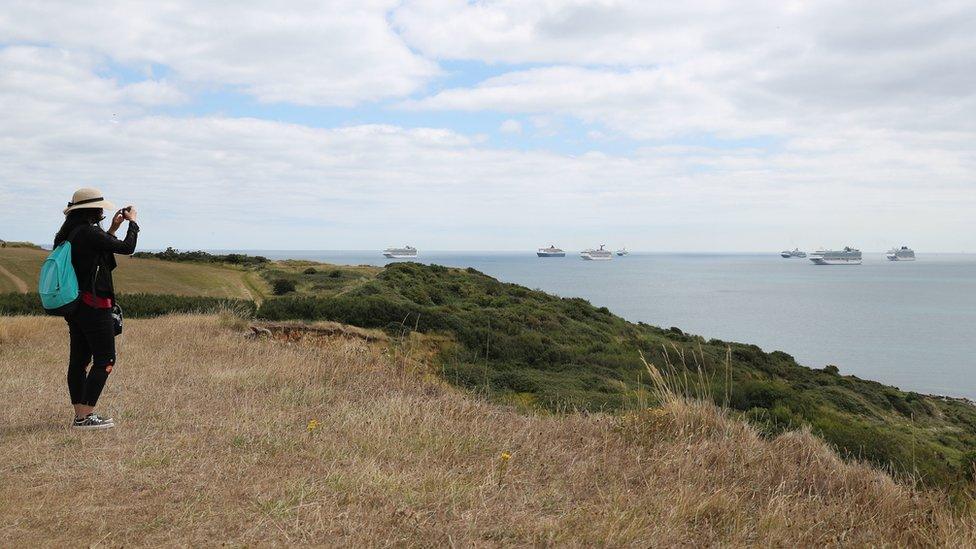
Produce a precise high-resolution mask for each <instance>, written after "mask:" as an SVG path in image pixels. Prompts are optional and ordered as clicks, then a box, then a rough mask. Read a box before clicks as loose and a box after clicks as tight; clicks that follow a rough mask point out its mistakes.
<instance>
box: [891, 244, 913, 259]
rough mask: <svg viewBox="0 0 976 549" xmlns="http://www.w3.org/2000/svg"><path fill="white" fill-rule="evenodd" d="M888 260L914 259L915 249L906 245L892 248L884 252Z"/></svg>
mask: <svg viewBox="0 0 976 549" xmlns="http://www.w3.org/2000/svg"><path fill="white" fill-rule="evenodd" d="M885 257H886V258H888V261H915V250H913V249H911V248H909V247H908V246H902V247H901V248H892V249H890V250H888V253H886V254H885Z"/></svg>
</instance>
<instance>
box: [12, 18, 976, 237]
mask: <svg viewBox="0 0 976 549" xmlns="http://www.w3.org/2000/svg"><path fill="white" fill-rule="evenodd" d="M98 4H99V6H100V8H99V9H97V10H96V9H92V8H90V7H89V3H87V2H78V1H76V0H72V1H64V2H55V1H38V0H25V1H16V0H14V1H11V0H6V1H5V2H3V6H2V7H0V109H2V112H0V238H4V239H30V240H34V241H39V242H48V241H50V240H51V238H52V236H53V234H54V232H55V230H56V229H57V227H58V225H59V224H60V222H61V220H62V217H63V216H62V215H61V209H62V208H63V207H64V205H65V203H66V202H67V201H68V199H69V198H70V196H71V193H72V192H73V191H74V190H75V189H76V188H77V187H80V186H96V187H98V188H101V189H102V190H103V191H104V192H105V194H106V196H107V197H108V198H109V199H110V200H113V201H115V202H117V203H134V204H136V205H137V206H139V208H140V216H141V219H140V221H141V223H140V224H141V225H142V226H143V233H142V235H141V244H143V245H144V246H147V247H163V246H167V245H174V246H177V247H179V248H183V249H194V248H246V249H247V248H250V249H262V248H263V249H268V248H275V249H380V248H384V247H386V246H390V245H403V244H412V245H414V246H417V247H418V248H420V249H421V250H423V249H431V250H433V249H438V250H449V249H480V250H486V249H498V250H515V249H529V250H531V249H534V248H535V247H537V246H541V245H548V244H549V243H556V244H557V245H560V246H562V247H564V248H567V249H580V248H584V247H589V246H593V245H595V244H599V243H603V242H606V243H608V244H609V245H610V246H611V247H617V246H624V245H626V246H627V247H628V248H630V249H635V250H660V251H760V250H768V251H775V250H779V249H782V248H786V247H793V246H798V247H800V248H808V249H809V248H815V247H819V246H828V247H838V246H844V245H846V244H852V245H857V246H860V247H861V248H863V249H866V250H880V249H884V248H887V247H889V246H892V245H900V244H908V245H911V246H913V247H914V248H916V250H919V251H923V250H925V251H963V250H968V251H976V32H974V28H976V3H974V2H973V1H972V0H963V1H945V2H943V1H938V0H936V1H929V2H918V1H910V2H902V1H898V0H884V1H877V2H868V1H866V2H846V1H845V2H798V1H794V2H791V1H782V2H750V1H737V2H727V3H722V2H715V1H683V2H647V1H645V0H635V1H623V0H620V1H614V0H602V1H597V0H592V1H584V0H575V1H572V0H545V1H530V0H510V1H505V0H497V1H496V0H485V1H473V2H472V1H465V0H403V1H400V0H396V1H379V0H355V1H350V2H322V1H308V2H301V1H290V2H248V1H240V0H235V1H226V2H205V3H202V2H192V1H189V0H187V1H183V0H172V1H167V2H158V1H154V2H146V3H139V2H133V1H118V2H110V1H106V2H99V3H98ZM282 5H284V6H287V8H283V7H282Z"/></svg>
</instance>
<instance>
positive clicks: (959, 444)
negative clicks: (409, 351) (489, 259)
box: [0, 256, 976, 502]
mask: <svg viewBox="0 0 976 549" xmlns="http://www.w3.org/2000/svg"><path fill="white" fill-rule="evenodd" d="M2 257H3V256H0V259H2ZM133 261H140V260H133ZM142 261H151V262H152V263H154V264H163V263H166V262H164V261H158V260H142ZM172 264H174V265H178V266H180V267H184V268H187V269H217V270H224V271H227V272H231V273H237V274H240V273H241V272H242V271H241V270H239V268H238V267H234V266H232V267H224V266H221V265H215V264H211V263H209V261H208V262H206V263H172ZM0 265H2V263H0ZM125 267H126V268H123V269H119V274H120V277H121V276H122V275H123V274H124V273H125V272H126V271H127V270H128V267H129V265H125ZM159 272H162V271H159ZM246 274H254V275H259V276H260V283H255V282H254V281H253V280H252V281H251V284H252V285H254V286H255V287H260V288H262V292H263V291H266V289H267V288H277V287H278V286H279V285H278V284H277V283H278V282H279V281H283V282H282V283H281V286H280V287H281V288H282V289H283V291H281V292H277V291H276V292H274V293H281V294H283V295H282V296H280V297H272V298H269V299H266V300H264V301H262V302H261V303H260V305H255V304H253V303H251V302H249V301H231V300H227V299H223V300H215V299H211V298H190V297H176V296H164V295H154V296H148V295H143V296H131V295H130V296H123V297H122V299H121V302H122V304H123V307H125V308H126V311H127V313H129V316H130V317H132V318H135V317H144V316H156V315H160V314H165V313H168V312H207V311H211V310H213V309H214V308H215V307H219V306H227V305H229V306H232V307H234V308H236V309H238V310H239V311H242V312H243V313H244V314H251V313H253V314H254V315H255V316H256V317H257V318H258V319H262V320H268V321H281V320H296V319H297V320H305V321H317V320H329V321H335V322H340V323H343V324H349V325H353V326H358V327H362V328H371V329H380V330H383V331H385V332H386V333H388V334H393V335H399V334H403V333H407V332H413V331H415V332H419V333H421V334H425V335H428V336H432V337H433V336H436V341H437V342H438V344H437V349H436V353H434V355H433V357H432V358H433V360H434V362H435V363H436V368H435V371H436V373H437V374H438V375H439V376H440V377H441V379H443V380H446V381H448V382H450V383H452V384H455V385H458V386H461V387H464V388H466V389H469V390H470V391H472V392H473V393H475V394H478V395H481V396H484V397H487V398H489V399H491V400H492V401H494V402H496V403H503V404H513V405H515V406H517V407H518V408H519V409H521V410H523V411H526V412H530V413H531V412H542V413H552V412H556V413H566V412H574V411H587V412H607V413H614V414H620V413H626V412H629V411H632V410H636V409H642V408H644V407H646V406H647V405H653V404H655V402H654V401H653V396H652V395H653V393H652V391H651V387H650V386H649V384H648V380H647V376H646V371H645V369H644V367H643V365H642V364H641V361H640V358H641V356H644V357H646V358H647V360H648V361H650V362H652V363H654V364H658V365H661V366H662V367H663V368H665V373H666V375H667V376H668V377H670V378H674V379H686V378H692V379H697V380H698V381H699V382H698V383H697V384H696V385H697V388H696V389H695V391H694V394H693V395H690V396H696V397H697V396H701V397H703V398H706V399H708V400H711V401H712V402H713V403H715V404H717V405H720V406H722V407H724V408H726V409H728V410H729V411H730V413H732V414H734V415H735V416H736V417H737V418H741V419H744V420H746V421H748V422H750V423H751V425H752V426H753V428H755V429H756V430H757V432H759V433H761V434H762V435H764V436H768V437H773V436H776V435H778V434H781V433H784V432H788V431H793V430H797V429H809V430H810V431H811V432H812V433H813V434H815V435H817V436H820V437H822V438H823V439H824V440H825V441H827V442H828V443H829V444H830V445H831V446H832V447H833V448H835V450H836V451H838V452H839V453H840V455H842V456H844V457H847V458H851V459H853V460H865V461H868V462H871V463H873V464H874V465H876V466H878V467H880V468H882V469H884V470H886V471H889V472H891V473H892V474H893V475H894V476H895V477H896V478H898V479H899V480H901V481H904V482H906V483H909V484H913V483H920V484H923V485H931V486H940V487H944V488H948V490H949V493H951V494H952V495H953V497H954V498H956V499H957V500H958V501H963V502H965V501H968V500H969V499H970V497H971V496H970V492H971V490H972V487H973V471H974V462H976V407H974V406H973V405H972V404H971V403H969V402H968V401H963V400H960V399H949V398H942V397H935V396H929V395H921V394H918V393H914V392H910V391H901V390H899V389H897V388H895V387H890V386H886V385H883V384H880V383H877V382H873V381H867V380H862V379H858V378H857V377H855V376H847V375H842V373H841V372H839V371H837V369H836V368H835V367H827V368H824V369H822V370H821V369H811V368H806V367H803V366H801V365H799V364H797V363H796V361H795V360H794V359H793V358H792V357H791V356H790V355H788V354H787V353H784V352H781V351H776V352H764V351H763V350H762V349H760V348H759V347H756V346H754V345H748V344H742V343H733V342H724V341H718V340H714V339H705V338H703V337H700V336H696V335H690V334H685V333H683V332H682V331H681V330H680V329H678V328H673V327H672V328H669V329H662V328H658V327H654V326H649V325H646V324H642V323H638V324H634V323H630V322H627V321H625V320H623V319H621V318H620V317H617V316H615V315H613V314H612V313H611V312H610V311H608V310H607V309H605V308H597V307H594V306H592V305H590V304H589V303H588V302H586V301H585V300H582V299H573V298H559V297H555V296H552V295H548V294H545V293H543V292H539V291H534V290H530V289H528V288H525V287H522V286H518V285H514V284H506V283H503V282H499V281H498V280H495V279H493V278H491V277H489V276H486V275H484V274H482V273H479V272H477V271H475V270H473V269H467V270H463V269H451V268H446V267H440V266H424V265H420V264H416V263H395V264H391V265H389V266H388V267H386V268H384V269H380V268H375V267H365V266H362V267H345V266H342V267H340V266H331V265H323V264H317V263H312V262H307V261H281V262H270V263H268V264H266V265H264V266H262V267H260V268H257V269H256V270H255V271H250V270H248V271H246ZM156 280H157V284H158V285H160V286H164V285H165V284H167V279H166V278H165V277H164V276H160V277H157V279H156ZM239 280H240V279H239ZM268 293H271V292H268ZM35 301H36V298H32V297H30V296H24V295H22V294H18V295H6V296H0V314H27V313H31V312H39V305H37V304H36V303H35ZM32 307H34V309H33V310H32V309H31V308H32ZM432 340H433V339H432ZM686 386H687V385H686Z"/></svg>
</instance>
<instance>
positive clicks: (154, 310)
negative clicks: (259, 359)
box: [0, 293, 257, 318]
mask: <svg viewBox="0 0 976 549" xmlns="http://www.w3.org/2000/svg"><path fill="white" fill-rule="evenodd" d="M118 301H119V305H120V306H121V307H122V310H123V311H124V312H125V316H126V318H151V317H155V316H160V315H165V314H172V313H211V312H214V311H218V310H222V309H231V310H234V311H236V312H238V313H239V314H241V315H242V316H253V315H254V313H255V310H256V309H257V306H256V305H255V304H254V302H253V301H249V300H246V299H228V298H220V297H200V296H183V295H167V294H123V295H119V296H118ZM44 314H46V313H45V312H44V308H43V307H42V306H41V300H40V298H39V297H38V295H37V294H9V293H8V294H0V315H3V316H6V315H44Z"/></svg>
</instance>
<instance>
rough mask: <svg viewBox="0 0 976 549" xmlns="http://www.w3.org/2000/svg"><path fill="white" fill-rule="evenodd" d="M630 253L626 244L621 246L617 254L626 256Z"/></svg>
mask: <svg viewBox="0 0 976 549" xmlns="http://www.w3.org/2000/svg"><path fill="white" fill-rule="evenodd" d="M629 253H630V252H628V251H627V247H626V246H624V247H623V248H620V249H619V250H617V255H619V256H620V257H623V256H625V255H627V254H629Z"/></svg>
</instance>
